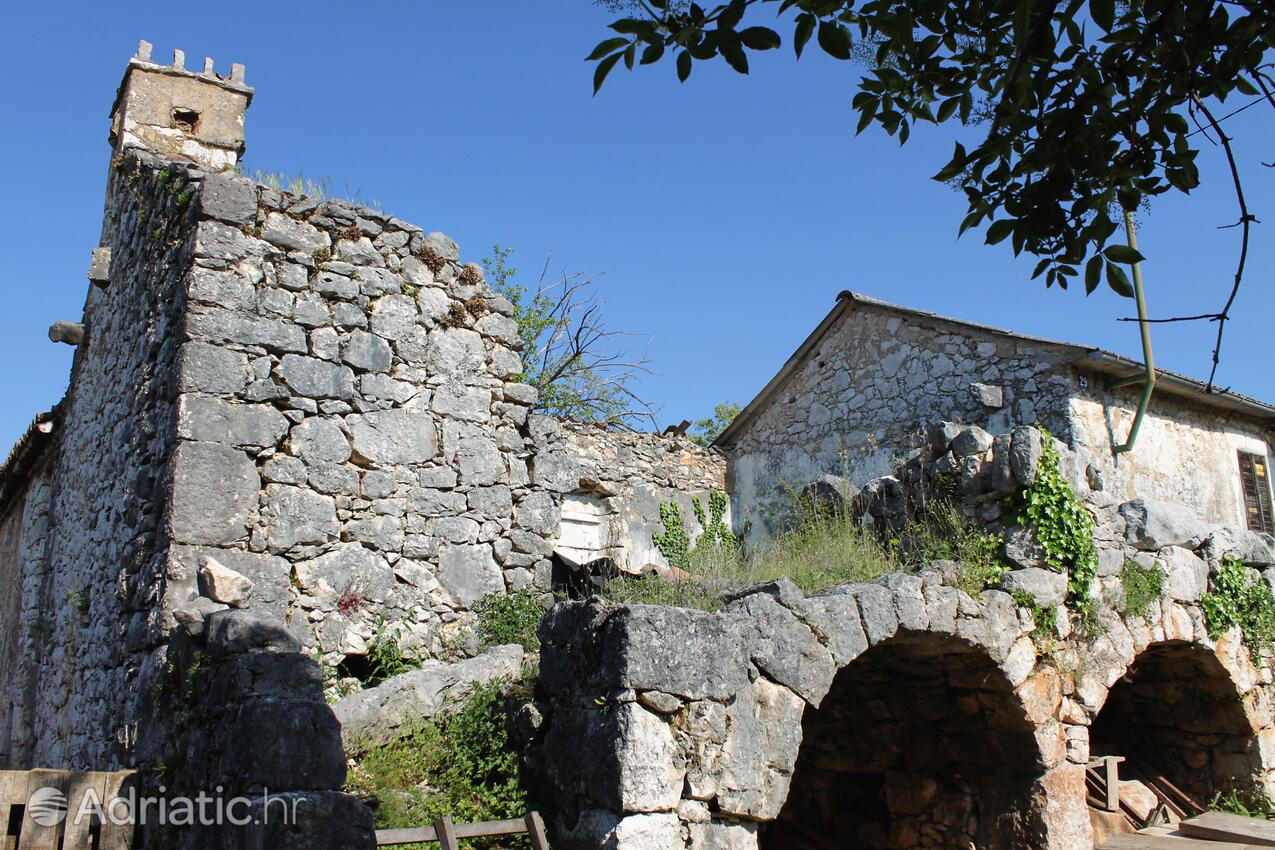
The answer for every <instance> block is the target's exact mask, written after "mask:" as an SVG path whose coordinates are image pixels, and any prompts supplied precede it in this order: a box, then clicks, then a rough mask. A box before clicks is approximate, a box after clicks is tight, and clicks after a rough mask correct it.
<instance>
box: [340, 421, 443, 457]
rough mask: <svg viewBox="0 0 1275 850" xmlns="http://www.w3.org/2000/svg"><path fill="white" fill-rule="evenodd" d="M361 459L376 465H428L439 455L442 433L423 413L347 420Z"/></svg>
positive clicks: (355, 447) (346, 422) (355, 448)
mask: <svg viewBox="0 0 1275 850" xmlns="http://www.w3.org/2000/svg"><path fill="white" fill-rule="evenodd" d="M345 424H346V427H347V428H349V429H350V436H351V439H352V440H353V443H354V451H355V452H356V453H357V454H358V455H359V457H361V458H363V459H365V460H366V461H368V462H369V463H371V464H374V465H386V464H389V465H393V464H416V463H424V462H426V461H428V460H430V459H432V458H433V457H434V455H435V454H436V453H437V452H438V433H437V431H436V429H435V427H434V420H433V418H432V417H431V416H430V414H429V413H428V412H427V411H425V410H421V409H417V408H413V409H394V410H378V411H374V412H372V413H365V414H354V415H351V416H347V417H346V419H345Z"/></svg>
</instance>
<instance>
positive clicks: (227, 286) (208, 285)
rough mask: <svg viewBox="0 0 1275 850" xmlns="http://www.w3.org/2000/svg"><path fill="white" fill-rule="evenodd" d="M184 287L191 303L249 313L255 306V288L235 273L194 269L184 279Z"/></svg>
mask: <svg viewBox="0 0 1275 850" xmlns="http://www.w3.org/2000/svg"><path fill="white" fill-rule="evenodd" d="M186 286H187V291H188V292H189V293H190V299H191V300H192V301H198V302H201V303H204V304H213V305H215V306H217V307H227V308H230V309H233V310H247V311H251V310H254V309H255V308H256V306H257V290H256V287H254V286H253V285H252V284H251V283H249V282H248V281H246V280H244V279H243V278H242V277H240V276H239V274H238V273H237V272H233V271H215V270H213V269H204V268H199V267H195V268H193V269H191V270H190V274H189V275H188V276H187V277H186Z"/></svg>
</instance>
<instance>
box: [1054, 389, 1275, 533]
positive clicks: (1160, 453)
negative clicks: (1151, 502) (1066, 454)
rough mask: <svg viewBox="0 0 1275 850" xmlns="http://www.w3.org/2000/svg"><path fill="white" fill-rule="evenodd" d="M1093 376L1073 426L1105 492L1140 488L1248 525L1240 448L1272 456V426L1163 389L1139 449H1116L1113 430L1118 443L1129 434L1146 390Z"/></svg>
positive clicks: (1123, 495)
mask: <svg viewBox="0 0 1275 850" xmlns="http://www.w3.org/2000/svg"><path fill="white" fill-rule="evenodd" d="M1089 384H1090V389H1087V390H1079V391H1077V393H1076V395H1075V396H1074V397H1073V398H1072V399H1071V401H1070V418H1071V422H1072V434H1073V439H1074V441H1075V443H1074V445H1075V448H1076V449H1077V450H1078V451H1079V452H1081V453H1083V454H1084V455H1085V456H1086V457H1087V458H1088V459H1089V461H1090V463H1091V465H1092V467H1093V468H1094V469H1096V470H1097V471H1098V473H1099V477H1098V478H1097V479H1096V481H1100V482H1101V486H1102V488H1103V490H1104V491H1105V492H1107V493H1108V494H1110V495H1111V496H1112V497H1113V498H1114V499H1116V500H1117V501H1124V500H1127V499H1132V498H1134V496H1135V495H1140V496H1144V497H1146V498H1154V499H1165V500H1168V501H1172V502H1178V503H1181V504H1184V505H1188V506H1189V507H1191V508H1192V509H1193V510H1195V511H1196V512H1198V513H1199V514H1200V515H1201V516H1203V517H1204V518H1205V519H1207V520H1208V521H1209V522H1214V523H1219V524H1222V525H1232V526H1237V527H1240V528H1243V527H1245V523H1246V517H1245V512H1244V498H1243V494H1242V493H1241V491H1240V475H1239V458H1238V455H1237V452H1239V451H1245V452H1251V453H1254V454H1259V455H1265V456H1266V457H1267V458H1270V456H1271V445H1272V439H1271V435H1270V433H1269V432H1268V431H1266V430H1265V429H1264V428H1263V427H1262V426H1261V425H1260V424H1258V423H1256V422H1254V421H1253V420H1249V419H1246V418H1244V417H1243V416H1240V415H1236V414H1226V413H1223V412H1221V411H1219V410H1217V409H1216V408H1208V407H1204V406H1203V405H1199V404H1194V403H1192V402H1191V401H1190V400H1188V399H1184V398H1182V397H1180V396H1175V395H1171V394H1169V393H1167V392H1164V391H1163V390H1157V392H1156V393H1155V395H1154V396H1153V397H1152V401H1151V407H1150V409H1149V410H1148V412H1147V415H1146V416H1145V417H1144V419H1143V423H1142V428H1141V431H1140V434H1139V436H1138V441H1137V443H1136V444H1135V448H1134V450H1133V451H1131V452H1126V453H1124V454H1121V455H1119V456H1113V455H1112V453H1111V451H1110V448H1109V447H1110V446H1111V444H1112V440H1113V436H1114V440H1115V442H1116V443H1117V444H1122V443H1124V442H1125V440H1126V439H1128V434H1129V429H1130V427H1131V425H1132V423H1133V417H1134V413H1135V411H1136V410H1137V408H1138V397H1139V395H1140V390H1139V389H1138V388H1130V389H1125V390H1116V391H1106V390H1103V389H1101V388H1100V387H1101V379H1100V378H1098V377H1097V376H1094V377H1091V378H1090V381H1089ZM1268 463H1269V461H1268Z"/></svg>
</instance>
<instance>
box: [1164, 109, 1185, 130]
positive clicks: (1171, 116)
mask: <svg viewBox="0 0 1275 850" xmlns="http://www.w3.org/2000/svg"><path fill="white" fill-rule="evenodd" d="M1164 126H1165V129H1167V130H1168V131H1169V132H1171V133H1185V132H1187V130H1189V129H1190V126H1189V125H1188V124H1187V123H1186V119H1185V118H1183V117H1182V116H1181V115H1179V114H1177V113H1176V112H1167V113H1165V115H1164Z"/></svg>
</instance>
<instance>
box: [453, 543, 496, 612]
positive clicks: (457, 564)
mask: <svg viewBox="0 0 1275 850" xmlns="http://www.w3.org/2000/svg"><path fill="white" fill-rule="evenodd" d="M438 580H439V582H441V583H442V585H443V589H444V590H446V591H447V592H448V593H450V594H451V595H452V597H453V598H454V599H456V601H457V602H459V603H460V604H461V605H462V606H464V607H466V608H472V607H473V605H474V603H475V602H477V601H478V600H480V599H482V598H483V597H484V596H486V595H487V594H489V593H501V592H503V591H504V589H505V580H504V577H503V576H502V575H501V573H500V566H499V565H498V564H497V563H496V559H495V558H493V557H492V554H491V545H490V544H487V543H481V544H478V545H474V546H448V547H446V548H445V549H443V550H442V551H441V552H440V553H439V556H438Z"/></svg>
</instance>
